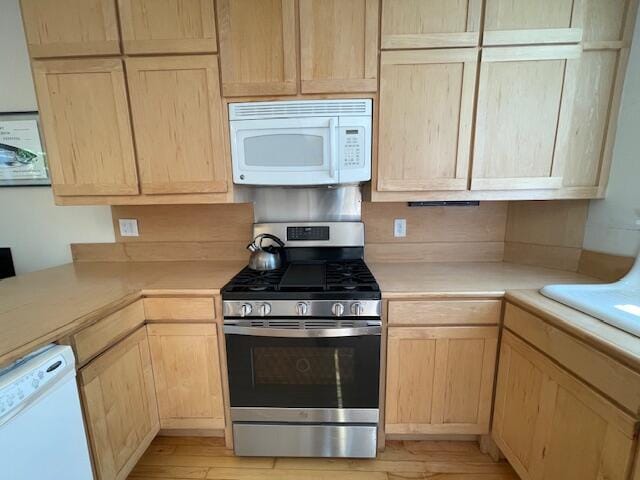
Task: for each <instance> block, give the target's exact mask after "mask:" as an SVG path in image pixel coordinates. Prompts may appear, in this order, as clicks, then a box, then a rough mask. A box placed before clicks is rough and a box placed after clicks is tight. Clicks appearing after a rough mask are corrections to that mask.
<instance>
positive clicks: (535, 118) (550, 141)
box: [471, 46, 580, 190]
mask: <svg viewBox="0 0 640 480" xmlns="http://www.w3.org/2000/svg"><path fill="white" fill-rule="evenodd" d="M579 56H580V47H579V46H559V47H546V46H543V47H515V48H491V49H484V50H483V53H482V63H481V66H480V84H479V87H478V106H477V113H476V131H475V148H474V157H473V172H472V176H473V178H472V181H471V189H472V190H519V189H554V188H560V187H562V176H563V173H564V166H565V160H566V147H567V144H568V142H569V140H568V137H569V130H570V126H571V119H570V115H569V114H568V113H569V111H570V106H571V105H572V104H573V99H574V95H575V88H574V86H573V85H572V84H571V82H567V81H565V78H566V75H565V72H566V71H567V68H569V67H571V66H572V65H573V64H570V62H571V61H575V60H574V59H576V58H579Z"/></svg>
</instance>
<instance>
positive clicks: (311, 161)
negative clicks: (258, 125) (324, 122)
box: [244, 134, 324, 167]
mask: <svg viewBox="0 0 640 480" xmlns="http://www.w3.org/2000/svg"><path fill="white" fill-rule="evenodd" d="M283 145H286V148H282V146H283ZM323 161H324V137H322V136H320V135H302V134H268V135H258V136H255V137H247V138H245V139H244V163H245V165H247V166H250V167H318V166H321V165H322V163H323Z"/></svg>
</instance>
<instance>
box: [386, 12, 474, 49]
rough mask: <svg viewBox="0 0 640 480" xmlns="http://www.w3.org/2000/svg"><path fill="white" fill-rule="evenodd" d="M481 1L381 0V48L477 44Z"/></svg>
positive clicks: (466, 45)
mask: <svg viewBox="0 0 640 480" xmlns="http://www.w3.org/2000/svg"><path fill="white" fill-rule="evenodd" d="M481 15H482V0H383V1H382V48H383V49H387V48H388V49H399V48H441V47H472V46H476V45H478V41H479V37H480V17H481Z"/></svg>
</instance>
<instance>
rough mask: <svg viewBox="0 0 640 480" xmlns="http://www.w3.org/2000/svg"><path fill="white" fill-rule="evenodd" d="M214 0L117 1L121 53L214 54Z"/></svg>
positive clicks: (215, 47) (215, 46)
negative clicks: (122, 49)
mask: <svg viewBox="0 0 640 480" xmlns="http://www.w3.org/2000/svg"><path fill="white" fill-rule="evenodd" d="M213 1H214V0H164V1H161V2H159V1H157V0H118V4H119V13H120V26H121V28H122V40H123V46H124V51H125V53H129V54H137V53H206V52H215V51H216V49H217V45H216V20H215V13H214V6H213Z"/></svg>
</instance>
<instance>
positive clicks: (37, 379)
mask: <svg viewBox="0 0 640 480" xmlns="http://www.w3.org/2000/svg"><path fill="white" fill-rule="evenodd" d="M67 365H68V363H67V359H66V358H65V357H64V356H63V355H57V356H55V357H52V358H49V359H47V360H46V361H44V362H42V363H41V364H40V365H38V366H37V367H35V368H33V366H32V368H30V369H29V370H28V371H27V372H25V373H24V374H22V375H20V374H19V370H20V367H17V369H16V373H17V374H18V375H17V376H16V378H15V379H12V380H10V383H9V384H8V385H6V386H4V387H2V388H1V389H0V417H2V416H4V415H5V414H7V413H9V412H10V411H11V410H13V409H14V408H16V407H17V406H18V405H21V404H23V405H26V404H27V402H28V400H29V399H30V398H31V397H33V396H34V395H35V394H36V392H38V391H39V390H41V389H42V388H43V387H44V386H45V385H47V384H48V383H49V382H51V381H52V380H53V379H54V378H56V377H57V376H58V375H60V374H62V373H65V372H66V371H67V369H66V368H65V367H66V366H67ZM11 373H12V372H10V373H9V374H8V375H11Z"/></svg>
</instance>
